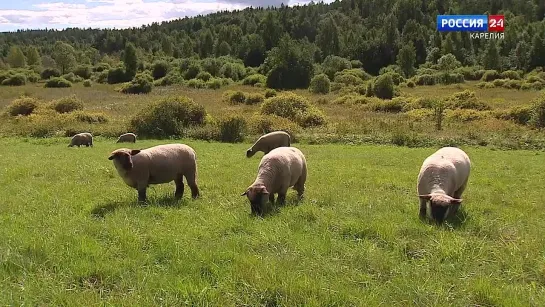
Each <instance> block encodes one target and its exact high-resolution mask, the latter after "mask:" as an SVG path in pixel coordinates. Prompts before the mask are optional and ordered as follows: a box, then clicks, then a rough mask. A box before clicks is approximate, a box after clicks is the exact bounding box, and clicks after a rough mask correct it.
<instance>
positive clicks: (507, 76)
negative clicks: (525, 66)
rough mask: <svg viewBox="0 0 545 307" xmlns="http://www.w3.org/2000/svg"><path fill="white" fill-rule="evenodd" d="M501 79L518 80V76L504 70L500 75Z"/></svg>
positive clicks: (516, 73) (515, 73)
mask: <svg viewBox="0 0 545 307" xmlns="http://www.w3.org/2000/svg"><path fill="white" fill-rule="evenodd" d="M500 77H501V78H502V79H511V80H520V79H521V78H520V74H519V73H518V72H517V71H514V70H506V71H504V72H502V73H501V74H500Z"/></svg>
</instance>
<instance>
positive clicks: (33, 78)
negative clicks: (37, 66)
mask: <svg viewBox="0 0 545 307" xmlns="http://www.w3.org/2000/svg"><path fill="white" fill-rule="evenodd" d="M27 81H28V82H32V83H36V82H38V81H40V75H38V74H36V73H31V74H28V75H27Z"/></svg>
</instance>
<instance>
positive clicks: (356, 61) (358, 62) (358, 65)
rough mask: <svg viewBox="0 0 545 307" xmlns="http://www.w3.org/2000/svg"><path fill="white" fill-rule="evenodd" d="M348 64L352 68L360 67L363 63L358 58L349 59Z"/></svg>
mask: <svg viewBox="0 0 545 307" xmlns="http://www.w3.org/2000/svg"><path fill="white" fill-rule="evenodd" d="M350 64H351V65H352V68H362V67H363V63H362V62H361V61H360V60H351V61H350Z"/></svg>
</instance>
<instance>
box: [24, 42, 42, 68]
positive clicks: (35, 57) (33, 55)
mask: <svg viewBox="0 0 545 307" xmlns="http://www.w3.org/2000/svg"><path fill="white" fill-rule="evenodd" d="M26 59H27V64H28V65H30V66H39V65H41V63H42V59H41V58H40V53H39V52H38V49H37V48H36V47H34V46H30V47H29V48H28V50H27V54H26Z"/></svg>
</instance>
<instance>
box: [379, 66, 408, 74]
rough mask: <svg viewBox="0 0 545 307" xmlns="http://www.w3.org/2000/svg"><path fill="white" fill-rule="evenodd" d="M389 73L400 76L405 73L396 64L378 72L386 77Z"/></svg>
mask: <svg viewBox="0 0 545 307" xmlns="http://www.w3.org/2000/svg"><path fill="white" fill-rule="evenodd" d="M387 73H396V74H398V75H402V74H403V71H402V70H401V67H399V65H396V64H392V65H388V66H386V67H382V68H381V69H380V70H379V71H378V74H379V75H384V74H387Z"/></svg>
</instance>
